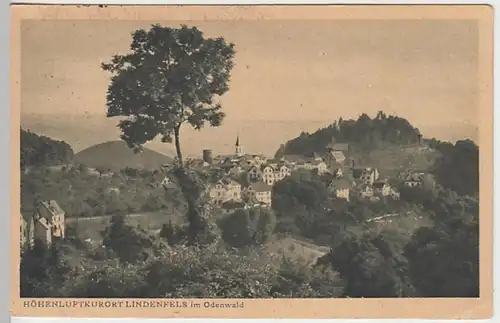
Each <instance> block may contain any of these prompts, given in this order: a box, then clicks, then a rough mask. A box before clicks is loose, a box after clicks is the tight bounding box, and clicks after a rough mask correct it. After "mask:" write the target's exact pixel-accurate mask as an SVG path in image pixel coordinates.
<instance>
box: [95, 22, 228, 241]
mask: <svg viewBox="0 0 500 323" xmlns="http://www.w3.org/2000/svg"><path fill="white" fill-rule="evenodd" d="M234 54H235V51H234V44H232V43H228V42H226V41H225V40H224V39H223V38H222V37H219V38H205V37H204V35H203V33H202V32H201V31H200V30H198V29H197V28H196V27H193V28H188V27H187V26H184V25H183V26H181V28H177V29H176V28H170V27H162V26H160V25H153V26H152V27H151V29H150V30H149V31H146V30H142V29H139V30H136V31H135V32H134V33H133V34H132V43H131V45H130V52H129V53H128V54H124V55H115V56H114V57H113V58H112V60H111V62H110V63H105V64H102V68H103V69H104V70H105V71H108V72H111V73H112V74H113V76H112V77H111V83H110V85H109V88H108V94H107V107H108V111H107V116H108V117H122V118H124V119H123V120H121V121H120V122H119V124H118V127H119V128H120V129H121V138H122V139H123V140H124V141H125V142H126V143H127V144H128V146H129V147H130V148H132V149H134V150H136V151H140V150H141V148H142V145H143V144H145V143H146V142H148V141H152V140H154V139H155V138H157V137H160V138H161V140H162V141H163V142H166V143H171V142H172V140H173V141H174V143H175V148H176V152H177V161H178V166H179V167H178V168H176V172H175V174H176V175H177V176H178V177H179V182H180V185H181V189H182V192H183V195H184V197H185V199H186V201H187V204H188V214H187V215H188V220H189V224H190V231H189V234H190V241H191V242H194V240H195V239H196V235H199V233H200V231H201V230H202V229H203V227H204V224H203V223H202V222H203V220H202V219H201V217H202V216H201V214H200V212H202V211H201V209H202V208H201V207H200V205H199V204H200V202H199V199H200V196H201V191H202V188H201V187H200V185H199V184H200V183H199V181H197V180H196V178H193V176H190V175H192V174H189V172H187V171H186V170H185V168H184V164H183V159H182V152H181V143H180V130H181V127H182V125H183V124H187V125H190V126H192V127H193V128H195V129H197V130H200V129H201V128H203V127H204V126H205V125H206V124H208V125H209V126H213V127H216V126H219V125H220V124H221V123H222V120H223V119H224V116H225V114H224V112H223V111H222V107H221V105H220V104H219V102H218V98H219V97H220V96H222V95H223V94H224V93H226V92H227V91H228V90H229V87H228V83H229V78H230V73H231V70H232V68H233V58H234Z"/></svg>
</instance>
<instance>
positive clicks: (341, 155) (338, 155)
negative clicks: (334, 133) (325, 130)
mask: <svg viewBox="0 0 500 323" xmlns="http://www.w3.org/2000/svg"><path fill="white" fill-rule="evenodd" d="M331 154H332V156H333V158H335V160H337V161H338V160H345V155H344V153H343V152H341V151H332V152H331Z"/></svg>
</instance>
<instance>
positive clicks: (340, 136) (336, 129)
mask: <svg viewBox="0 0 500 323" xmlns="http://www.w3.org/2000/svg"><path fill="white" fill-rule="evenodd" d="M420 135H421V134H420V131H419V130H418V129H417V128H415V127H414V126H412V125H411V124H410V122H408V120H406V119H404V118H400V117H397V116H392V115H389V116H388V115H386V114H385V113H383V112H379V113H378V114H377V115H376V117H375V118H370V117H369V116H368V115H367V114H365V113H363V114H362V115H361V116H359V118H358V119H357V120H354V119H348V120H344V119H342V118H339V119H338V120H335V121H334V122H333V123H332V124H331V125H329V126H328V127H325V128H322V129H319V130H317V131H316V132H314V133H312V134H309V133H305V132H302V133H301V134H300V136H298V137H297V138H295V139H292V140H290V141H288V142H287V143H286V144H285V145H284V146H283V147H281V148H280V149H279V150H278V152H277V153H276V155H277V157H280V156H282V155H284V154H297V155H304V156H310V155H312V154H313V153H324V152H325V148H326V146H327V145H328V144H329V143H331V142H332V139H334V140H335V141H336V142H347V143H351V144H355V145H356V146H357V147H360V148H377V147H379V146H381V145H384V144H388V143H389V144H400V145H403V144H404V145H407V144H415V143H418V141H419V136H420Z"/></svg>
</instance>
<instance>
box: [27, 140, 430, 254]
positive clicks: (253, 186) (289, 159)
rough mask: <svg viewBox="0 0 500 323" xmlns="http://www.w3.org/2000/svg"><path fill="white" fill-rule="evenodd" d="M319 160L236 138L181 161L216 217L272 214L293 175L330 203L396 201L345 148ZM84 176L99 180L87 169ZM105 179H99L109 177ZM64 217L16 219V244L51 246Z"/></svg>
mask: <svg viewBox="0 0 500 323" xmlns="http://www.w3.org/2000/svg"><path fill="white" fill-rule="evenodd" d="M326 148H327V153H326V154H324V155H323V156H320V155H317V154H315V155H314V156H311V157H305V156H297V155H285V156H283V157H282V158H280V159H278V160H276V159H271V158H267V157H266V156H264V155H262V154H248V153H244V151H243V146H242V145H241V143H240V138H239V135H238V136H237V138H236V143H235V145H234V154H231V155H217V156H213V153H212V151H211V150H209V149H204V150H203V152H202V157H201V158H191V159H188V160H186V165H187V166H188V167H190V168H191V169H196V170H198V171H199V172H201V173H205V174H212V175H213V176H210V177H209V180H208V182H207V185H206V189H205V195H206V198H207V199H208V201H209V202H210V203H211V205H212V207H213V210H214V212H215V213H218V214H229V213H233V212H234V211H236V210H238V209H250V208H256V207H259V208H271V206H272V194H273V186H274V185H275V184H276V183H278V182H279V181H282V180H284V179H285V178H287V177H288V176H291V175H292V173H294V172H301V171H305V172H315V173H316V174H318V175H320V176H324V177H326V178H329V185H328V187H327V190H328V193H329V194H330V195H331V197H333V198H337V199H343V200H345V201H347V202H349V201H350V199H351V198H352V197H353V196H358V197H360V198H364V199H369V200H373V201H376V200H380V199H381V198H393V199H399V192H398V191H397V188H396V187H393V186H392V185H391V184H389V182H388V180H387V179H385V178H381V176H380V173H379V170H378V169H377V168H375V167H371V166H356V165H355V162H354V160H353V159H352V158H350V157H349V145H348V144H347V143H340V142H337V143H336V142H335V141H334V140H332V143H331V144H329V145H328V146H327V147H326ZM170 166H171V165H164V167H163V171H165V173H166V175H165V176H164V177H163V180H161V182H160V183H159V186H160V187H163V188H164V189H165V190H166V191H168V190H176V189H179V187H178V185H177V184H176V181H175V179H174V178H173V177H172V176H171V175H170V174H169V172H168V168H169V167H170ZM88 172H89V174H94V173H95V174H94V175H95V176H98V174H99V173H98V172H97V171H95V170H93V169H92V168H89V169H88ZM109 175H110V174H109V173H107V174H99V176H109ZM424 176H425V173H423V172H415V171H409V170H408V171H406V172H403V173H401V174H400V176H399V177H398V181H399V183H401V184H402V185H404V186H408V187H417V186H421V185H422V183H423V178H424ZM65 215H66V212H65V211H64V210H63V209H62V208H61V207H60V206H59V204H58V203H57V201H55V200H48V201H40V202H38V205H37V207H36V211H35V212H34V213H33V214H27V213H24V214H21V217H20V218H21V222H20V223H21V228H20V230H21V244H23V245H24V244H25V243H27V242H29V243H30V244H32V243H33V241H34V240H42V241H44V242H45V243H47V244H50V243H51V241H52V239H53V238H64V237H65V223H66V217H65Z"/></svg>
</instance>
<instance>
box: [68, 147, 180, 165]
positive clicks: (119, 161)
mask: <svg viewBox="0 0 500 323" xmlns="http://www.w3.org/2000/svg"><path fill="white" fill-rule="evenodd" d="M75 161H76V162H78V163H81V164H84V165H87V166H89V167H94V168H97V167H101V168H107V169H110V170H120V169H124V168H127V167H129V168H137V169H155V168H158V167H160V166H161V165H163V164H169V163H171V162H172V161H173V159H172V158H171V157H168V156H165V155H163V154H160V153H158V152H156V151H154V150H151V149H148V148H144V149H143V151H142V152H140V153H135V152H134V151H133V150H132V149H130V148H129V147H128V146H127V144H126V143H125V142H123V141H107V142H103V143H100V144H97V145H94V146H92V147H89V148H87V149H84V150H82V151H80V152H79V153H77V154H76V155H75Z"/></svg>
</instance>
